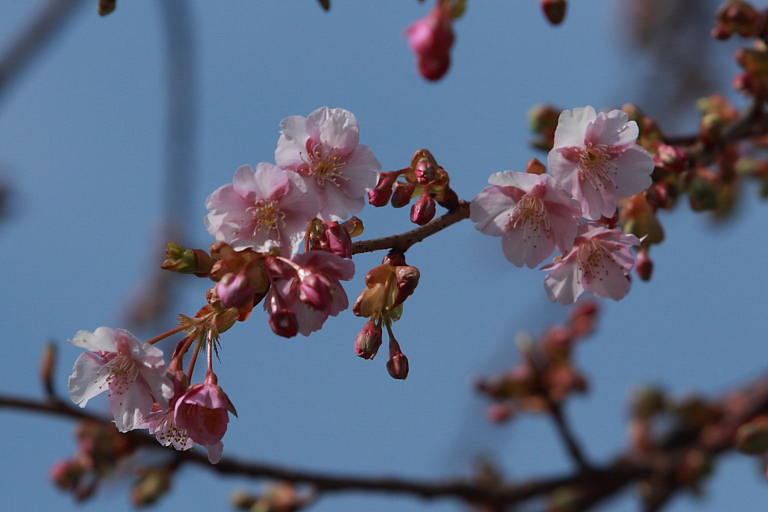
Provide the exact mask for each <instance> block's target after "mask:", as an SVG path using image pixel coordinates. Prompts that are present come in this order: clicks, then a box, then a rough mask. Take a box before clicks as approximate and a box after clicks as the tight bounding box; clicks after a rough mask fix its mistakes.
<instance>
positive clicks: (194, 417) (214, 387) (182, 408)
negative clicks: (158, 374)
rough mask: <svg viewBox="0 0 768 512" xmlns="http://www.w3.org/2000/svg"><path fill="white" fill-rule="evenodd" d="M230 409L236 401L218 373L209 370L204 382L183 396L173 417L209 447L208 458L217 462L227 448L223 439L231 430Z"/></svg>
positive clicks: (193, 437) (178, 401)
mask: <svg viewBox="0 0 768 512" xmlns="http://www.w3.org/2000/svg"><path fill="white" fill-rule="evenodd" d="M229 411H232V412H234V407H233V406H232V402H230V400H229V397H228V396H227V394H226V393H224V390H223V389H222V388H221V386H219V385H218V383H217V382H216V376H215V375H213V373H209V374H208V375H207V376H206V378H205V381H204V382H203V384H195V385H194V386H192V387H190V388H189V389H188V390H187V392H186V393H184V394H183V395H182V396H181V397H179V399H178V400H177V401H176V406H175V407H174V415H173V419H174V422H175V423H176V425H177V427H178V428H181V429H184V430H185V431H186V432H187V434H188V435H189V437H190V438H191V439H192V440H193V441H194V442H196V443H198V444H200V445H202V446H203V447H204V448H205V449H206V450H207V451H208V460H209V461H210V462H211V463H212V464H216V463H217V462H219V460H221V452H222V450H223V449H224V443H222V442H221V439H222V438H223V437H224V434H226V433H227V424H228V423H229Z"/></svg>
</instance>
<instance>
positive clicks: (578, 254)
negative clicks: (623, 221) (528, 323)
mask: <svg viewBox="0 0 768 512" xmlns="http://www.w3.org/2000/svg"><path fill="white" fill-rule="evenodd" d="M633 245H635V246H637V245H640V240H638V238H637V237H636V236H635V235H626V234H624V233H623V232H622V231H621V230H620V229H608V228H606V227H605V226H600V225H598V224H594V223H589V224H582V225H581V226H580V227H579V232H578V235H577V236H576V240H575V241H574V243H573V247H572V248H571V250H570V251H568V252H567V253H566V254H564V255H563V256H562V257H561V258H560V259H559V260H557V261H555V263H552V264H550V265H547V266H545V267H543V268H542V270H551V271H552V272H551V273H550V274H549V276H547V278H546V279H545V280H544V287H545V288H546V289H547V295H549V299H550V300H552V301H555V300H557V301H559V302H560V304H573V303H574V302H576V299H577V298H578V297H579V295H581V293H582V292H584V291H586V292H588V293H591V294H592V295H596V296H597V297H609V298H611V299H613V300H620V299H622V298H624V296H625V295H626V294H627V292H628V291H629V277H628V275H629V272H630V271H631V270H632V267H633V266H634V264H635V256H634V254H633V253H632V246H633Z"/></svg>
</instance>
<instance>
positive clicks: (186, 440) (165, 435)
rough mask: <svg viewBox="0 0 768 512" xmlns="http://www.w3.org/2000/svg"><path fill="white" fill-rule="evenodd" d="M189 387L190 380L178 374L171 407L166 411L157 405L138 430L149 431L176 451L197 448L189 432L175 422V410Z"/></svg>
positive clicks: (181, 373)
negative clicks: (144, 429)
mask: <svg viewBox="0 0 768 512" xmlns="http://www.w3.org/2000/svg"><path fill="white" fill-rule="evenodd" d="M188 385H189V379H188V378H187V376H186V375H185V374H184V373H183V372H178V373H177V374H176V376H175V377H174V379H173V390H174V395H173V398H171V399H170V403H169V407H168V408H166V409H164V408H162V407H160V405H159V404H157V403H156V404H155V406H154V407H153V409H152V413H151V414H149V415H148V416H147V417H146V418H144V420H143V421H142V424H141V425H139V426H138V428H146V429H149V433H150V434H152V435H153V436H155V439H157V442H158V443H160V444H161V445H163V446H173V447H174V448H175V449H176V450H179V451H183V450H189V449H190V448H192V447H193V446H195V442H194V441H193V440H192V438H190V437H189V434H188V433H187V431H186V430H185V429H183V428H181V427H179V426H178V425H176V420H175V408H176V402H177V401H178V399H179V398H180V397H181V396H182V395H184V393H185V392H186V390H187V386H188Z"/></svg>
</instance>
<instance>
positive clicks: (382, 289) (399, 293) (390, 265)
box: [352, 252, 420, 379]
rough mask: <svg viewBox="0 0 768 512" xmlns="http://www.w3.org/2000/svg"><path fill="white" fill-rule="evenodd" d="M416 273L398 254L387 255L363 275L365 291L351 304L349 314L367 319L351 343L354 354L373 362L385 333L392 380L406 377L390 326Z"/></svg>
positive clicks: (405, 364)
mask: <svg viewBox="0 0 768 512" xmlns="http://www.w3.org/2000/svg"><path fill="white" fill-rule="evenodd" d="M419 278H420V273H419V270H418V269H417V268H416V267H414V266H412V265H408V264H407V263H406V262H405V256H404V255H403V254H402V253H394V252H393V253H390V254H388V255H387V256H386V257H385V258H384V261H383V262H382V264H381V265H379V266H378V267H375V268H373V269H372V270H371V271H370V272H368V274H366V276H365V286H366V289H365V290H363V293H361V294H360V296H359V297H358V298H357V300H356V301H355V305H354V306H353V308H352V311H353V312H354V313H355V315H357V316H362V317H364V318H369V319H370V320H368V322H366V324H365V326H364V327H363V330H362V331H361V332H360V334H358V336H357V340H356V342H355V353H357V355H358V356H360V357H362V358H363V359H373V358H374V357H375V356H376V354H377V352H378V350H379V348H380V347H381V344H382V336H383V329H384V328H386V330H387V332H388V334H389V361H388V362H387V370H388V371H389V374H390V375H391V376H392V377H393V378H395V379H405V378H406V377H407V376H408V359H407V358H406V357H405V354H403V353H402V350H401V349H400V345H399V343H398V342H397V340H396V339H395V336H394V334H393V332H392V323H393V322H396V321H397V320H399V319H400V316H401V315H402V314H403V303H404V302H405V300H406V299H407V298H408V297H409V296H410V295H411V294H413V292H414V291H415V290H416V287H417V286H418V284H419Z"/></svg>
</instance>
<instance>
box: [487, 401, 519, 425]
mask: <svg viewBox="0 0 768 512" xmlns="http://www.w3.org/2000/svg"><path fill="white" fill-rule="evenodd" d="M486 414H487V415H488V419H489V420H491V421H492V422H494V423H503V422H505V421H507V420H509V419H512V417H513V416H514V415H515V411H514V409H513V408H512V407H510V406H509V405H507V404H491V405H490V406H489V407H488V409H487V412H486Z"/></svg>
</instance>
